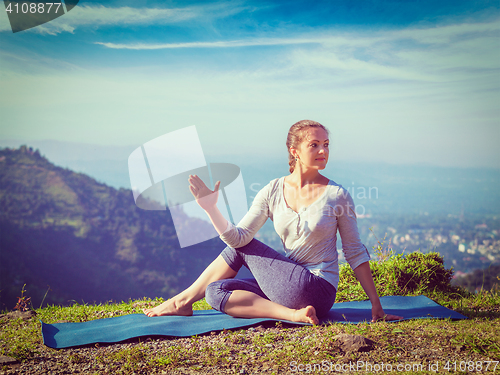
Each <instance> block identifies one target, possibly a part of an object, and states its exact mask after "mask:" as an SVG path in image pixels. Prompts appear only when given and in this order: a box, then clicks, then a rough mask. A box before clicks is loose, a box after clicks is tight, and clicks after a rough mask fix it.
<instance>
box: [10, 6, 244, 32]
mask: <svg viewBox="0 0 500 375" xmlns="http://www.w3.org/2000/svg"><path fill="white" fill-rule="evenodd" d="M245 9H247V8H246V7H243V6H240V2H232V3H224V2H221V3H215V4H208V5H204V6H190V7H185V8H131V7H119V8H111V7H106V6H103V5H101V6H91V5H78V6H76V7H75V8H73V9H72V10H71V11H70V12H68V13H67V14H65V15H64V16H62V17H59V18H56V19H55V20H53V21H50V22H48V23H45V24H43V25H40V26H38V27H35V28H32V29H29V31H31V32H36V33H40V34H49V35H57V34H60V33H62V32H69V33H73V32H74V31H75V30H76V29H77V28H78V27H87V28H88V27H91V28H96V27H103V26H131V25H142V26H147V25H166V24H173V23H179V22H185V21H190V20H194V19H197V20H198V21H199V22H208V21H210V20H213V19H215V18H223V17H227V16H229V15H232V14H236V13H239V12H241V11H243V10H245ZM2 13H3V12H2ZM10 30H11V28H10V24H9V20H8V18H7V16H6V14H4V15H3V16H1V17H0V31H10Z"/></svg>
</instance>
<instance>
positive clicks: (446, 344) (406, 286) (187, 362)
mask: <svg viewBox="0 0 500 375" xmlns="http://www.w3.org/2000/svg"><path fill="white" fill-rule="evenodd" d="M371 267H372V270H373V274H374V279H375V283H376V286H377V290H378V292H379V294H380V295H381V296H384V295H420V294H424V295H426V296H428V297H429V298H431V299H433V300H434V301H436V302H437V303H439V304H442V305H444V306H446V307H448V308H450V309H453V310H455V311H458V312H460V313H461V314H463V315H465V316H467V317H468V318H469V319H468V320H460V321H451V320H446V319H444V320H443V319H442V320H436V319H421V320H408V321H402V322H398V323H389V322H387V323H386V322H378V323H376V324H369V323H363V324H358V325H345V324H339V323H333V324H329V325H326V326H316V327H312V326H303V327H295V328H284V327H282V325H281V324H279V323H278V324H277V326H276V327H274V328H273V327H271V328H267V329H259V330H235V331H223V332H221V333H218V334H213V335H203V336H195V337H191V338H184V339H154V338H153V339H149V340H147V341H145V340H143V339H142V340H136V341H134V342H133V345H132V346H130V345H129V346H126V347H122V346H120V345H114V346H111V349H110V347H108V349H107V350H105V349H104V348H100V347H96V348H93V349H92V350H93V353H94V354H93V357H94V358H95V361H94V362H93V364H92V365H91V366H90V367H89V369H88V372H89V373H100V372H101V370H102V368H106V369H107V370H108V372H109V373H116V374H133V373H137V374H139V373H148V374H149V373H151V374H153V373H162V372H169V371H173V370H175V369H179V368H184V369H190V370H194V371H202V370H204V369H207V368H211V369H226V370H229V371H230V373H231V371H232V373H239V371H241V370H244V369H245V371H246V370H249V371H250V370H251V371H254V372H257V373H259V372H265V373H273V372H274V373H278V372H280V371H283V370H284V369H285V370H287V369H288V370H290V367H289V366H290V364H291V363H297V364H304V365H305V364H308V365H309V366H314V365H316V370H318V366H320V365H321V364H324V363H331V364H346V363H353V362H357V361H364V362H370V363H372V364H374V363H382V362H383V363H392V364H395V365H396V364H398V363H399V364H401V363H404V364H408V365H409V364H415V366H418V365H419V364H422V366H424V370H422V371H421V372H420V373H432V371H427V370H425V368H427V369H428V366H429V365H430V364H432V363H435V362H436V361H438V362H439V363H440V366H441V370H442V366H444V365H445V364H446V361H452V362H451V363H453V361H455V362H456V363H460V361H464V360H467V361H469V360H470V361H475V362H474V363H476V362H477V363H479V362H481V363H484V364H485V366H486V364H487V361H500V335H499V334H498V332H500V292H499V290H498V289H495V290H492V291H481V292H479V293H476V294H472V293H469V292H467V291H465V290H464V289H461V288H456V287H452V286H451V284H450V276H451V272H450V270H446V269H445V268H444V266H443V262H442V258H441V257H440V256H439V254H436V253H429V254H421V253H413V254H410V255H409V256H406V257H402V256H399V255H397V256H396V255H393V254H389V255H388V256H386V257H385V259H383V260H375V261H372V262H371ZM360 299H366V296H365V295H364V292H363V291H362V288H361V287H360V286H359V283H358V282H357V281H356V280H355V278H354V273H353V272H352V270H350V269H349V268H348V267H346V266H342V267H341V281H340V284H339V292H338V301H346V300H360ZM163 301H164V300H163V299H161V298H157V299H153V300H152V299H148V298H144V299H141V300H131V301H127V302H120V303H116V302H108V303H103V304H97V305H96V304H78V303H74V304H73V305H72V306H67V307H63V306H47V307H45V308H42V309H36V312H37V317H36V318H33V319H30V320H28V321H23V320H21V319H8V320H7V319H6V318H2V319H0V327H1V328H0V355H7V356H11V357H14V358H16V359H18V360H20V361H22V362H25V363H31V362H33V363H36V361H37V358H47V357H51V356H56V355H57V356H59V357H63V358H59V357H58V358H59V359H58V360H57V361H59V362H60V366H61V369H64V368H66V367H67V366H71V365H74V364H77V365H82V366H84V365H85V366H89V365H88V364H87V360H88V357H87V356H85V355H84V354H82V353H81V352H79V351H78V350H76V351H72V350H62V351H55V350H52V349H50V348H47V347H45V346H44V345H43V343H42V337H41V330H40V323H39V320H42V321H44V322H46V323H54V322H58V321H70V322H84V321H89V320H93V319H101V318H108V317H113V316H121V315H126V314H132V313H142V309H143V308H147V307H152V306H156V305H158V304H160V303H161V302H163ZM193 307H194V309H197V310H204V309H210V306H209V305H208V304H207V303H206V302H205V301H204V300H201V301H199V302H197V303H196V304H195V305H194V306H193ZM340 333H349V334H357V335H362V336H364V337H367V338H369V339H371V340H373V341H374V342H375V343H376V349H375V350H372V351H371V352H369V353H344V352H343V351H342V350H341V347H340V345H339V343H338V342H337V341H336V339H335V336H336V335H338V334H340ZM30 361H31V362H30ZM59 362H58V363H59ZM92 366H94V367H92ZM96 366H103V367H96ZM425 366H427V367H425ZM311 368H312V367H311ZM5 369H7V368H5ZM413 370H414V369H412V370H411V371H408V373H412V372H413ZM490 370H491V369H490ZM61 371H62V370H61ZM318 371H319V370H318ZM498 371H500V366H498V368H497V372H498ZM320 372H321V371H320ZM398 372H399V373H405V372H404V371H402V372H401V371H398ZM457 372H460V371H457ZM482 372H485V371H482Z"/></svg>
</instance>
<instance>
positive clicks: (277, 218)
mask: <svg viewBox="0 0 500 375" xmlns="http://www.w3.org/2000/svg"><path fill="white" fill-rule="evenodd" d="M284 181H285V177H281V178H278V179H275V180H272V181H271V182H270V183H269V184H268V185H266V186H265V187H264V188H263V189H262V190H261V191H259V193H258V194H257V196H256V197H255V199H254V201H253V203H252V206H251V207H250V209H249V210H248V212H247V214H246V215H245V216H244V217H243V219H242V220H241V221H240V222H239V223H238V225H237V226H234V225H233V224H231V223H229V225H228V227H227V229H226V230H225V232H224V233H222V234H221V235H220V238H221V239H222V240H223V241H224V242H225V243H226V244H227V245H228V246H230V247H233V248H238V247H242V246H244V245H246V244H247V243H249V242H250V241H251V240H252V238H253V237H254V236H255V234H256V233H257V231H258V230H259V229H260V228H261V227H262V226H263V225H264V223H265V222H266V220H267V218H270V219H271V220H272V221H273V222H274V228H275V229H276V232H277V233H278V235H279V236H280V238H281V242H282V243H283V248H284V251H285V255H286V256H287V257H288V258H290V259H292V260H293V261H295V262H297V263H298V264H300V265H302V266H304V267H306V268H307V269H308V270H309V271H311V272H312V273H313V274H315V275H318V276H320V277H322V278H324V279H325V280H326V281H328V282H329V283H330V284H332V285H333V286H334V287H335V289H337V287H338V283H339V266H338V253H337V229H338V231H339V233H340V237H341V239H342V247H343V249H342V251H343V252H344V256H345V259H346V260H347V262H348V263H349V265H350V266H351V267H352V269H355V268H356V267H357V266H359V265H360V264H362V263H364V262H366V261H368V260H369V259H370V255H369V254H368V251H367V249H366V247H365V246H364V245H363V244H362V243H361V240H360V238H359V233H358V226H357V222H356V214H355V207H354V202H353V200H352V198H351V195H350V194H349V192H348V191H347V190H346V189H344V188H343V187H342V186H341V185H338V184H336V183H335V182H334V181H332V180H330V181H329V183H328V186H327V187H326V189H325V191H324V192H323V194H322V195H321V196H320V197H319V198H318V199H317V200H316V201H315V202H314V203H312V204H310V205H309V206H307V207H303V208H302V209H300V211H299V212H295V211H294V210H292V209H291V208H290V207H288V205H287V203H286V201H285V197H284Z"/></svg>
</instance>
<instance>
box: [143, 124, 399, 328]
mask: <svg viewBox="0 0 500 375" xmlns="http://www.w3.org/2000/svg"><path fill="white" fill-rule="evenodd" d="M328 146H329V139H328V130H327V129H326V128H325V127H324V126H323V125H321V124H320V123H317V122H314V121H310V120H303V121H299V122H298V123H296V124H294V125H293V126H292V127H291V128H290V131H289V132H288V137H287V148H288V153H289V164H290V175H288V176H285V177H281V178H278V179H275V180H273V181H271V182H270V183H269V184H268V185H267V186H265V187H264V188H263V189H262V190H261V191H260V192H259V193H258V194H257V196H256V197H255V199H254V201H253V203H252V206H251V207H250V209H249V211H248V213H247V214H246V215H245V217H244V218H243V219H242V220H241V221H240V223H239V224H238V225H237V226H234V225H233V224H231V223H230V222H228V221H227V220H226V219H225V218H224V216H222V214H221V213H220V211H219V210H218V208H217V206H216V203H217V199H218V189H219V186H220V181H219V182H217V183H216V184H215V188H214V191H212V190H210V189H209V188H208V187H207V186H206V185H205V183H204V182H203V181H202V180H201V179H200V178H199V177H198V176H196V175H192V176H190V177H189V183H190V187H189V188H190V190H191V193H192V194H193V196H194V197H195V198H196V201H197V203H198V204H199V205H200V206H201V208H203V209H204V210H205V211H206V213H207V214H208V216H209V218H210V220H211V221H212V223H213V225H214V227H215V229H216V230H217V232H218V233H219V235H220V238H221V239H222V240H223V241H224V242H225V243H226V244H227V245H228V246H227V247H226V248H225V249H224V250H223V251H222V253H221V254H220V255H219V256H218V257H217V258H216V259H215V260H214V261H213V262H212V263H211V264H210V265H209V266H208V267H207V268H206V269H205V271H203V273H202V274H201V275H200V276H199V278H198V279H197V280H196V281H195V282H194V283H193V284H192V285H191V286H190V287H188V288H187V289H186V290H184V291H183V292H181V293H179V294H178V295H176V296H174V297H172V298H171V299H169V300H167V301H166V302H164V303H162V304H161V305H159V306H157V307H155V308H153V309H145V310H144V313H145V314H146V315H148V316H151V317H152V316H161V315H191V314H192V313H193V309H192V305H193V303H194V302H196V301H198V300H200V299H202V298H203V297H206V300H207V302H208V303H209V304H210V305H211V306H212V307H213V308H214V309H216V310H219V311H221V312H224V313H226V314H229V315H231V316H234V317H240V318H273V319H284V320H289V321H294V322H305V323H311V324H318V323H319V319H318V317H319V318H321V317H322V316H323V315H325V314H326V313H327V312H328V311H329V310H330V309H331V307H332V306H333V303H334V302H335V296H336V292H337V286H338V282H339V267H338V253H337V230H338V231H339V233H340V237H341V239H342V248H343V249H342V250H343V252H344V255H345V259H346V260H347V262H348V263H349V265H350V266H351V267H352V268H353V270H354V273H355V274H356V277H357V278H358V280H359V282H360V283H361V286H362V287H363V289H364V290H365V292H366V294H367V295H368V297H369V298H370V301H371V304H372V321H374V322H375V321H377V320H379V319H385V320H397V319H402V317H400V316H395V315H387V314H385V313H384V310H383V309H382V305H381V304H380V300H379V297H378V295H377V291H376V289H375V284H374V282H373V278H372V274H371V270H370V265H369V262H368V260H369V259H370V256H369V254H368V251H367V250H366V247H365V246H364V245H363V244H362V243H361V241H360V239H359V234H358V229H357V223H356V215H355V212H354V203H353V201H352V198H351V196H350V195H349V192H348V191H347V190H345V189H344V188H342V186H340V185H338V184H336V183H335V182H333V181H332V180H330V179H328V178H326V177H324V176H323V175H321V174H320V173H319V171H320V170H323V169H324V168H325V167H326V164H327V162H328V155H329V150H328ZM268 218H270V219H271V220H273V222H274V227H275V229H276V232H277V233H278V235H279V236H280V238H281V241H282V242H283V247H284V251H285V255H282V254H280V253H278V252H277V251H275V250H273V249H271V248H270V247H268V246H267V245H265V244H263V243H261V242H259V241H258V240H256V239H254V236H255V234H256V233H257V231H258V230H259V229H260V228H261V227H262V226H263V225H264V223H265V222H266V220H267V219H268ZM242 266H246V267H247V268H248V269H249V270H250V272H251V273H252V275H253V276H254V279H241V280H239V279H234V277H235V276H236V274H237V273H238V270H239V269H240V268H241V267H242Z"/></svg>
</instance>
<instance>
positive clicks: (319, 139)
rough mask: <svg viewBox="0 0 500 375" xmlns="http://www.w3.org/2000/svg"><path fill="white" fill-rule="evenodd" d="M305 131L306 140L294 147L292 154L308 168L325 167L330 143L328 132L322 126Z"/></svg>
mask: <svg viewBox="0 0 500 375" xmlns="http://www.w3.org/2000/svg"><path fill="white" fill-rule="evenodd" d="M304 133H305V134H304V140H303V141H302V142H301V143H300V145H299V147H298V148H296V149H293V148H292V155H294V156H295V157H297V158H298V160H297V163H301V164H302V165H303V166H305V167H307V168H313V169H318V170H321V169H325V167H326V163H328V154H329V150H328V146H329V143H330V141H329V140H328V134H327V133H326V131H324V130H323V129H321V128H308V129H306V130H305V131H304ZM297 165H298V164H297Z"/></svg>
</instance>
